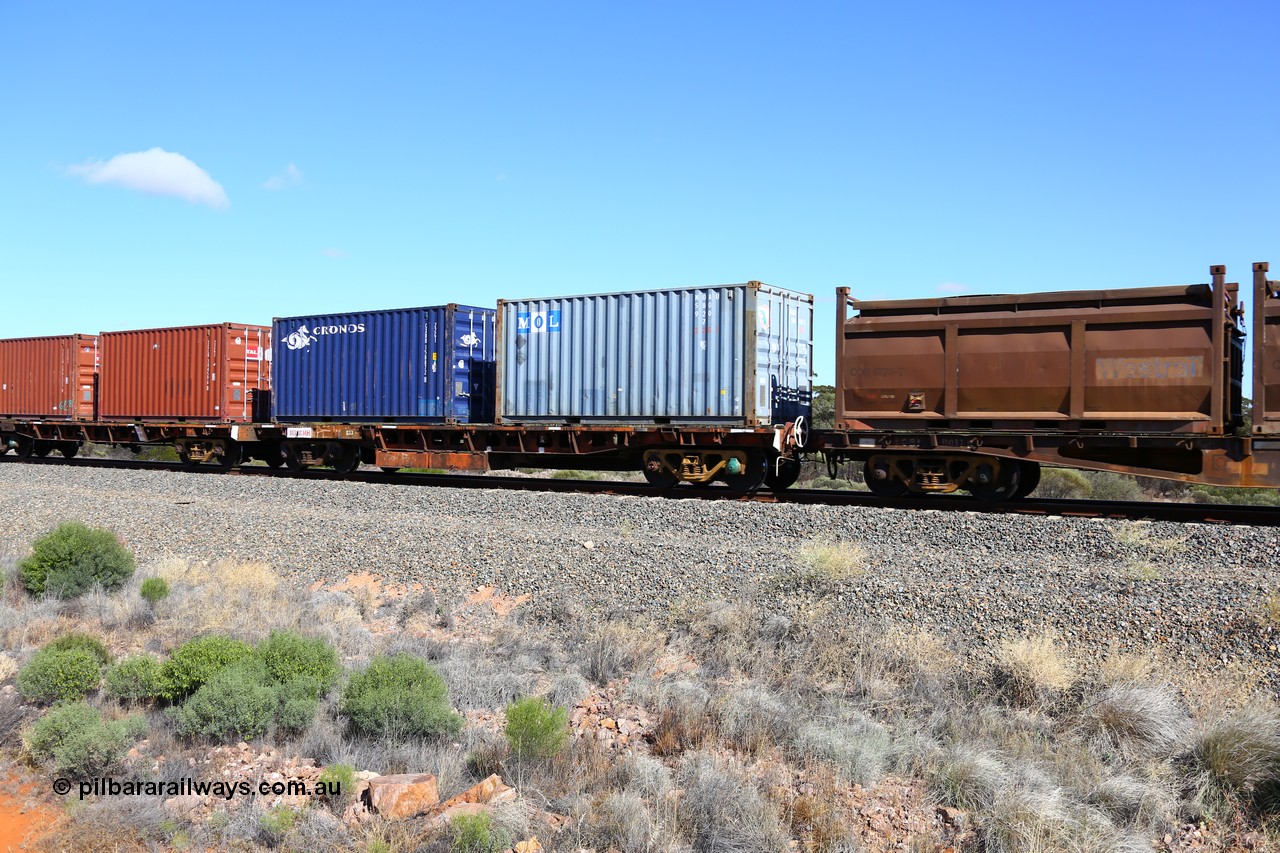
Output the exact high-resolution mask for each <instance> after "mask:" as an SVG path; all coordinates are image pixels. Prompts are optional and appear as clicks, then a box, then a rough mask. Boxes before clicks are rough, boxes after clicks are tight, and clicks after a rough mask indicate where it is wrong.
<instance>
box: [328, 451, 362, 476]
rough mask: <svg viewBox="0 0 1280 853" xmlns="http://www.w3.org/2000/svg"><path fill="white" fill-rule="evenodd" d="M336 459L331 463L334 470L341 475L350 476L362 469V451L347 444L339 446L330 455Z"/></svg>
mask: <svg viewBox="0 0 1280 853" xmlns="http://www.w3.org/2000/svg"><path fill="white" fill-rule="evenodd" d="M330 455H331V456H333V457H334V458H333V459H332V461H331V462H330V464H331V465H332V466H333V470H335V471H337V472H338V473H339V474H350V473H351V472H352V471H354V470H356V469H357V468H359V467H360V450H359V449H358V448H355V447H351V446H349V445H345V444H339V445H338V446H337V447H336V448H334V451H333V452H332V453H331V454H330Z"/></svg>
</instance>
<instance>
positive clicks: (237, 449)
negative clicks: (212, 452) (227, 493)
mask: <svg viewBox="0 0 1280 853" xmlns="http://www.w3.org/2000/svg"><path fill="white" fill-rule="evenodd" d="M243 456H244V449H243V448H241V446H240V442H238V441H227V442H225V443H224V444H223V445H222V455H221V456H219V457H218V467H219V468H221V469H222V470H223V471H230V470H231V469H232V468H234V467H236V466H237V465H239V464H240V460H241V459H242V458H243Z"/></svg>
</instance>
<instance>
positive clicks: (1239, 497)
mask: <svg viewBox="0 0 1280 853" xmlns="http://www.w3.org/2000/svg"><path fill="white" fill-rule="evenodd" d="M1191 500H1193V501H1195V502H1196V503H1198V504H1246V505H1252V506H1280V491H1277V490H1276V489H1229V488H1224V487H1220V486H1193V487H1192V488H1191Z"/></svg>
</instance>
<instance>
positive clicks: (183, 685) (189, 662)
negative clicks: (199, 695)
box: [162, 634, 253, 701]
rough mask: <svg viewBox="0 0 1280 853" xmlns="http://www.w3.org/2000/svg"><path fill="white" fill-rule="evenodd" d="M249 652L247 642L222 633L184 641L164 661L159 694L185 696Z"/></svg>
mask: <svg viewBox="0 0 1280 853" xmlns="http://www.w3.org/2000/svg"><path fill="white" fill-rule="evenodd" d="M252 655H253V648H252V647H251V646H250V645H249V644H248V643H243V642H241V641H240V640H233V639H232V638H230V637H227V636H224V635H222V634H209V635H208V636H205V637H197V638H196V639H194V640H188V641H187V642H185V643H183V644H182V645H181V646H178V648H176V649H174V650H173V654H172V655H171V656H170V657H169V659H168V660H167V661H165V663H164V667H163V670H162V677H163V679H164V690H163V696H164V697H165V698H166V699H169V700H171V701H178V700H180V699H182V698H184V697H186V696H189V695H191V694H192V693H194V692H195V691H196V690H197V689H198V688H199V687H200V686H201V685H203V684H205V683H206V682H208V681H209V679H211V678H213V676H215V675H217V674H218V673H219V672H221V671H222V670H223V669H226V668H227V667H228V666H230V665H231V664H233V663H236V662H238V661H241V660H244V659H245V658H247V657H250V656H252Z"/></svg>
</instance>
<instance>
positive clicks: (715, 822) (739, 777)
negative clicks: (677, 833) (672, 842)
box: [679, 753, 787, 853]
mask: <svg viewBox="0 0 1280 853" xmlns="http://www.w3.org/2000/svg"><path fill="white" fill-rule="evenodd" d="M679 782H680V784H681V786H682V787H683V788H684V797H683V798H682V799H681V801H680V811H679V820H680V823H681V825H682V827H683V828H684V830H685V832H687V833H688V834H689V836H690V838H691V840H692V842H693V849H694V850H698V851H716V853H770V851H779V853H780V851H783V850H786V849H787V839H786V835H785V832H784V830H783V826H782V822H781V819H780V817H779V815H778V812H777V809H776V807H774V805H773V804H772V803H769V802H767V801H766V800H765V799H764V798H763V797H762V796H761V795H760V792H759V791H758V790H757V789H756V787H755V785H753V784H752V782H751V780H750V779H749V778H748V777H747V775H746V774H745V773H744V772H743V771H742V770H741V769H740V768H738V767H735V766H733V765H732V764H730V763H729V762H726V761H723V760H721V759H717V758H715V757H713V756H710V755H707V754H705V753H697V754H692V755H689V756H686V757H685V759H684V761H682V762H681V765H680V771H679Z"/></svg>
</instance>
